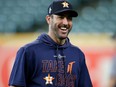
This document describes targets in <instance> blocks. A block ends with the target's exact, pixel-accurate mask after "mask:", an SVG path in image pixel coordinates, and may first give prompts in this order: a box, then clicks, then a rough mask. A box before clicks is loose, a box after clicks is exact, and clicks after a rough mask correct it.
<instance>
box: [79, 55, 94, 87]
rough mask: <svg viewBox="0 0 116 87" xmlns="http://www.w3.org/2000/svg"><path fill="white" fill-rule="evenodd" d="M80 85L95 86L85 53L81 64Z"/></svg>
mask: <svg viewBox="0 0 116 87" xmlns="http://www.w3.org/2000/svg"><path fill="white" fill-rule="evenodd" d="M78 85H79V86H78V87H93V86H92V82H91V79H90V75H89V72H88V69H87V66H86V62H85V56H84V54H83V57H82V60H81V66H80V77H79V84H78Z"/></svg>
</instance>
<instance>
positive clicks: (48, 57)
mask: <svg viewBox="0 0 116 87" xmlns="http://www.w3.org/2000/svg"><path fill="white" fill-rule="evenodd" d="M9 85H12V86H23V87H92V83H91V80H90V76H89V73H88V69H87V66H86V63H85V56H84V54H83V52H82V51H81V50H80V49H79V48H78V47H76V46H73V45H72V44H71V43H70V41H69V39H68V38H67V39H66V43H65V44H64V45H58V44H57V43H55V42H54V41H53V40H52V39H51V38H50V37H49V36H48V35H47V34H42V35H41V36H39V37H38V38H37V39H36V40H35V41H34V42H32V43H29V44H27V45H25V46H23V47H21V48H20V49H19V51H18V52H17V56H16V60H15V63H14V66H13V69H12V72H11V76H10V79H9Z"/></svg>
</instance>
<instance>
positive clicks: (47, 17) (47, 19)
mask: <svg viewBox="0 0 116 87" xmlns="http://www.w3.org/2000/svg"><path fill="white" fill-rule="evenodd" d="M50 19H51V17H50V16H49V15H47V16H46V21H47V23H48V24H50Z"/></svg>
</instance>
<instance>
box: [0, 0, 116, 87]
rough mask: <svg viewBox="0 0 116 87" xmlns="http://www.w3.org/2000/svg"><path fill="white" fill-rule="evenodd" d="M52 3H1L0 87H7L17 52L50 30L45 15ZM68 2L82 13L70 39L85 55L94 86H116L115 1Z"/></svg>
mask: <svg viewBox="0 0 116 87" xmlns="http://www.w3.org/2000/svg"><path fill="white" fill-rule="evenodd" d="M52 1H53V0H0V87H8V79H9V75H10V72H11V69H12V65H13V62H14V59H15V56H16V52H17V50H18V49H19V48H20V47H21V46H23V45H24V44H26V43H29V42H31V41H33V40H35V39H36V38H37V37H38V36H39V35H40V34H41V33H43V32H45V33H46V32H47V31H48V25H47V23H46V20H45V16H46V15H47V8H48V6H49V4H50V3H51V2H52ZM68 1H69V2H70V3H71V4H72V5H73V7H74V9H75V10H76V11H77V12H78V13H79V16H78V17H77V18H74V19H73V29H72V31H71V33H70V35H69V37H70V39H71V42H72V43H73V44H75V45H76V46H78V47H79V48H80V49H82V50H83V52H84V53H85V56H86V63H87V66H88V69H89V72H90V76H91V79H92V83H93V87H114V86H111V84H113V82H112V81H111V76H112V72H115V73H116V67H115V68H112V65H113V62H112V61H113V58H114V57H115V55H116V47H115V45H116V43H115V42H116V35H114V34H115V32H116V17H115V15H116V0H68ZM114 37H115V38H114ZM112 70H114V71H112Z"/></svg>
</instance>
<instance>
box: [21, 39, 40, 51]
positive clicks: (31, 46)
mask: <svg viewBox="0 0 116 87" xmlns="http://www.w3.org/2000/svg"><path fill="white" fill-rule="evenodd" d="M40 47H42V43H39V41H38V40H35V41H32V42H30V43H27V44H25V45H23V46H22V47H20V48H23V49H25V50H27V49H28V50H29V49H31V50H32V49H36V48H40Z"/></svg>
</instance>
